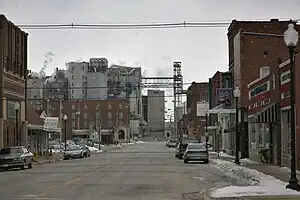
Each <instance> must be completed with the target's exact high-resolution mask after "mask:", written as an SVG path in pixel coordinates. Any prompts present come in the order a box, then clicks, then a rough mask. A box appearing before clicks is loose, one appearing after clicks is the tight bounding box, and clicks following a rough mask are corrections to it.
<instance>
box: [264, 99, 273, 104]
mask: <svg viewBox="0 0 300 200" xmlns="http://www.w3.org/2000/svg"><path fill="white" fill-rule="evenodd" d="M269 103H271V99H270V98H268V99H265V100H264V101H263V104H264V105H267V104H269Z"/></svg>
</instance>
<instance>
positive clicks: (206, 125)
mask: <svg viewBox="0 0 300 200" xmlns="http://www.w3.org/2000/svg"><path fill="white" fill-rule="evenodd" d="M208 109H209V108H208V107H206V108H205V146H206V149H207V148H208Z"/></svg>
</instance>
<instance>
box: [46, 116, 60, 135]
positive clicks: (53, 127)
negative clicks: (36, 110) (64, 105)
mask: <svg viewBox="0 0 300 200" xmlns="http://www.w3.org/2000/svg"><path fill="white" fill-rule="evenodd" d="M58 129H59V127H58V117H46V118H45V122H44V130H45V131H49V132H56V131H58Z"/></svg>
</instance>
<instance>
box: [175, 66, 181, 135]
mask: <svg viewBox="0 0 300 200" xmlns="http://www.w3.org/2000/svg"><path fill="white" fill-rule="evenodd" d="M173 72H174V73H173V78H174V81H173V88H174V129H175V133H174V134H175V136H177V134H178V133H177V107H178V106H179V105H181V104H182V93H183V77H182V74H181V62H174V63H173Z"/></svg>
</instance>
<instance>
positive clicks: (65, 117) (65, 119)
mask: <svg viewBox="0 0 300 200" xmlns="http://www.w3.org/2000/svg"><path fill="white" fill-rule="evenodd" d="M63 120H64V122H65V151H64V154H65V153H66V151H67V120H68V116H67V114H64V116H63Z"/></svg>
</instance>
